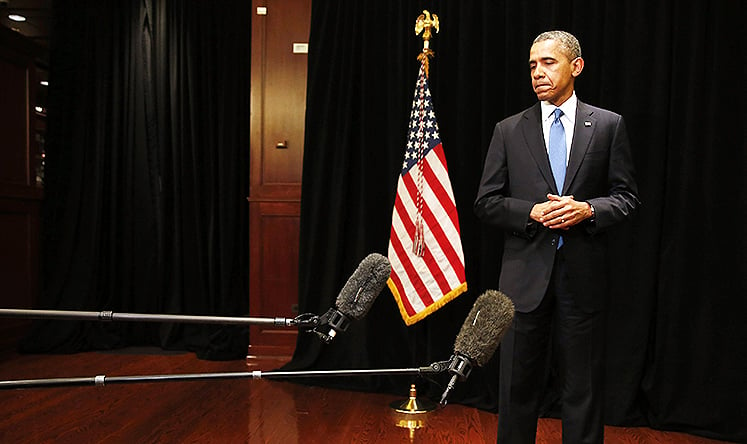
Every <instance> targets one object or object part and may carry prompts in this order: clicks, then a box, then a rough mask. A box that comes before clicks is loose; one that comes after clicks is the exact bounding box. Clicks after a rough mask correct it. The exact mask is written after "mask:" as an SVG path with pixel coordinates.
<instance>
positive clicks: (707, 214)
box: [287, 0, 747, 442]
mask: <svg viewBox="0 0 747 444" xmlns="http://www.w3.org/2000/svg"><path fill="white" fill-rule="evenodd" d="M423 9H429V10H430V11H431V12H432V13H436V14H438V16H439V19H440V24H441V30H440V32H439V33H438V34H436V37H435V38H434V40H433V41H432V48H433V49H434V50H435V52H436V57H435V59H434V60H433V61H432V64H431V73H430V86H431V92H432V94H433V101H434V105H435V110H436V114H437V117H438V122H439V127H440V134H441V138H442V141H443V144H444V148H445V152H446V157H447V161H448V167H449V172H450V177H451V181H452V186H453V188H454V193H455V196H456V201H457V207H458V209H459V219H460V224H461V231H462V242H463V246H464V251H465V256H466V265H467V282H468V285H469V291H468V292H467V293H466V294H464V295H462V296H460V297H459V298H457V299H456V300H455V301H453V302H451V303H449V304H448V305H447V306H445V307H444V308H442V309H441V310H439V311H438V312H436V313H434V314H433V315H431V316H430V317H428V318H426V319H425V320H424V321H422V322H419V323H418V324H416V325H414V326H412V327H406V326H405V325H404V323H403V322H402V320H401V318H400V315H399V313H398V310H397V307H396V304H395V302H394V299H393V297H392V296H391V294H390V293H389V291H388V290H386V289H385V290H384V292H383V293H382V295H381V296H380V297H379V298H378V299H377V301H376V303H375V304H374V306H373V308H372V309H371V311H370V312H369V313H368V315H367V317H366V318H365V319H364V320H362V321H358V322H356V323H354V324H352V325H351V327H350V328H349V329H348V331H347V332H345V333H344V334H341V335H340V336H338V338H336V339H335V341H334V343H333V344H331V345H329V346H322V345H321V344H320V343H319V341H318V340H317V339H316V338H315V337H314V336H312V335H300V336H299V339H298V345H297V349H296V353H295V355H294V359H293V361H292V362H291V363H290V364H289V365H288V366H287V368H288V369H312V368H313V369H346V368H390V367H412V366H422V365H427V364H429V363H431V362H433V361H438V360H445V359H447V358H448V357H449V355H450V353H451V351H452V347H453V343H454V338H455V336H456V334H457V332H458V330H459V328H460V327H461V324H462V322H463V320H464V318H465V317H466V314H467V312H468V311H469V309H470V308H471V305H472V303H473V302H474V300H475V298H476V297H477V296H478V295H479V294H481V293H482V292H483V291H484V290H486V289H488V288H497V279H498V274H499V267H500V256H501V249H502V235H501V234H500V233H496V232H495V231H494V230H492V229H490V228H488V227H483V226H481V224H480V223H479V222H478V221H477V219H476V217H475V216H474V214H473V213H472V204H473V201H474V198H475V195H476V192H477V188H478V182H479V178H480V174H481V171H482V162H483V158H484V155H485V153H486V150H487V146H488V143H489V139H490V137H491V135H492V130H493V127H494V125H495V123H496V122H497V121H498V120H501V119H503V118H505V117H507V116H509V115H511V114H514V113H517V112H519V111H521V110H523V109H525V108H527V107H529V106H530V105H532V104H533V103H534V102H535V101H536V98H535V96H534V94H533V93H532V90H531V87H530V78H529V70H528V64H527V59H528V51H529V46H530V45H531V41H532V39H533V38H534V37H535V36H536V35H537V34H539V33H540V32H541V31H545V30H550V29H564V30H568V31H570V32H572V33H574V34H575V35H576V36H577V37H578V38H579V40H580V41H581V45H582V49H583V54H584V58H585V60H586V67H585V69H584V72H583V73H582V74H581V77H580V78H579V80H578V81H577V83H576V91H577V94H578V96H579V98H580V99H581V100H583V101H585V102H588V103H591V104H594V105H598V106H601V107H604V108H608V109H611V110H614V111H617V112H619V113H621V114H622V115H623V116H624V117H625V119H626V123H627V126H628V129H629V134H630V138H631V141H632V146H633V156H634V159H635V163H636V167H637V171H638V176H637V177H638V182H639V188H640V190H641V198H642V201H643V206H642V209H641V211H640V212H639V214H638V215H637V217H636V219H635V220H634V221H633V222H632V223H630V224H627V225H624V226H621V227H619V228H618V229H616V230H615V231H614V232H613V233H612V235H611V236H610V238H611V241H610V242H611V244H612V245H611V249H612V252H613V255H612V256H613V260H612V264H611V267H610V270H609V273H610V276H611V282H612V284H613V285H612V290H611V294H610V295H609V310H608V325H609V328H608V333H607V343H608V353H607V366H606V368H607V393H606V398H607V409H606V411H605V420H606V423H607V424H612V425H649V426H651V427H654V428H658V429H671V430H683V431H687V432H691V433H695V434H701V435H705V436H710V437H716V438H722V439H728V440H734V441H741V442H745V441H747V425H746V424H745V418H747V353H745V350H747V341H745V339H744V338H745V336H747V326H745V322H744V316H745V313H746V311H745V309H746V308H747V304H746V303H745V299H746V298H745V295H746V294H747V278H745V276H747V261H746V260H745V255H744V253H743V251H744V249H745V247H746V246H747V245H746V242H745V241H746V237H747V236H746V235H745V233H744V231H743V230H742V229H740V228H739V227H740V226H741V221H742V220H744V218H745V216H747V211H746V209H747V206H746V205H745V197H746V196H745V193H746V192H747V179H745V175H744V174H743V173H742V170H743V169H744V168H745V165H747V162H746V160H747V159H745V156H746V155H745V152H746V151H745V148H746V147H745V137H744V126H745V124H744V122H745V121H746V120H745V117H747V115H746V114H745V107H744V102H745V99H747V94H745V88H744V85H743V78H744V74H745V70H744V68H745V63H744V47H745V38H744V33H743V32H742V31H741V29H742V27H743V26H742V25H743V23H742V22H743V20H744V18H745V17H747V11H745V9H746V7H745V2H740V1H728V0H722V1H713V2H699V1H661V2H649V1H641V0H635V1H628V2H598V1H575V2H557V1H550V0H541V1H539V2H531V3H529V2H523V1H519V0H506V1H488V0H483V1H465V2H454V1H445V0H444V1H431V2H425V1H400V0H383V1H377V2H351V1H344V0H338V1H316V2H313V8H312V24H311V37H310V52H309V74H308V102H307V117H306V144H305V158H304V177H303V198H302V210H301V248H300V251H301V258H300V305H301V310H302V311H303V312H314V313H322V312H324V311H325V310H326V309H327V308H328V307H330V306H332V305H333V303H334V298H335V297H336V295H337V293H338V291H339V289H341V288H342V286H343V284H344V283H345V281H346V280H347V277H348V276H349V275H350V274H351V273H352V272H353V270H354V269H355V267H356V265H357V264H358V262H359V261H360V260H361V259H362V258H363V257H365V256H366V255H367V254H368V253H370V252H379V253H382V254H386V252H387V245H388V238H389V229H390V223H391V212H392V205H393V202H394V195H395V189H396V183H397V174H398V173H399V171H400V168H401V162H402V160H403V153H404V144H405V140H406V131H407V121H408V115H409V111H410V104H411V101H412V95H413V92H414V87H415V80H416V76H417V70H418V62H417V61H416V59H415V57H416V55H417V54H418V53H419V51H420V50H421V48H422V41H421V39H420V38H419V37H416V36H415V35H414V32H413V30H414V23H415V18H416V17H417V16H418V15H419V14H420V13H421V11H422V10H423ZM497 368H498V367H497V356H496V357H494V358H493V360H492V361H491V363H490V364H488V365H487V366H486V367H484V368H482V369H478V370H476V371H474V372H473V374H472V376H470V378H469V379H468V380H467V381H466V382H465V383H461V384H460V385H459V386H458V387H457V390H456V391H455V392H454V393H453V396H452V397H451V399H452V401H453V402H461V403H465V404H469V405H474V406H477V407H480V408H485V409H489V410H495V409H496V406H497V384H498V383H497V372H498V370H497ZM553 376H554V372H553V370H552V369H550V370H549V378H548V381H549V382H548V396H547V399H546V402H545V407H544V410H543V411H544V413H545V414H547V415H555V414H557V396H556V395H555V393H556V392H555V385H556V384H555V378H554V377H553ZM411 379H412V378H406V377H368V378H340V379H334V380H330V379H317V380H313V379H309V380H307V381H306V382H307V383H309V384H325V385H329V386H334V387H339V388H347V389H356V390H373V391H386V392H391V393H396V394H399V395H401V396H402V397H406V395H407V391H408V387H409V382H410V380H411ZM437 379H438V378H437ZM444 383H445V379H444V378H441V380H436V381H435V383H431V382H429V381H422V380H418V387H419V391H420V393H421V394H426V393H427V394H429V396H430V397H431V398H435V397H437V396H438V395H440V392H441V390H442V387H440V386H439V384H444Z"/></svg>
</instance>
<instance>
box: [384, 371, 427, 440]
mask: <svg viewBox="0 0 747 444" xmlns="http://www.w3.org/2000/svg"><path fill="white" fill-rule="evenodd" d="M417 395H418V394H417V391H416V390H415V384H412V385H410V397H409V398H408V399H405V400H404V401H394V402H392V403H391V404H389V406H390V407H391V408H392V410H393V411H392V415H393V416H394V425H396V426H397V427H401V428H404V429H408V430H409V431H410V442H415V430H417V429H420V428H423V427H425V418H426V416H427V415H428V413H429V412H432V411H433V410H436V403H435V402H432V401H429V400H427V399H418V396H417Z"/></svg>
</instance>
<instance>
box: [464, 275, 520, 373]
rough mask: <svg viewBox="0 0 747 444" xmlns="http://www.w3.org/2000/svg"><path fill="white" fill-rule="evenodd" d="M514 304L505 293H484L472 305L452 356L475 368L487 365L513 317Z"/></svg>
mask: <svg viewBox="0 0 747 444" xmlns="http://www.w3.org/2000/svg"><path fill="white" fill-rule="evenodd" d="M514 312H515V309H514V303H513V302H511V299H509V298H508V297H507V296H506V295H505V294H503V293H501V292H500V291H496V290H487V291H486V292H485V293H483V294H482V295H480V297H478V298H477V300H476V301H475V305H473V306H472V310H470V312H469V315H467V319H465V320H464V324H462V329H461V330H460V331H459V334H458V335H457V337H456V340H455V341H454V353H455V354H462V355H464V356H466V357H468V358H470V360H471V361H472V363H473V364H475V365H476V366H478V367H482V366H483V365H485V364H487V362H488V361H489V360H490V358H491V357H492V356H493V353H495V349H496V348H498V344H499V343H500V342H501V339H502V338H503V335H504V333H505V332H506V330H508V327H509V325H510V324H511V321H512V320H513V318H514Z"/></svg>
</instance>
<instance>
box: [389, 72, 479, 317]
mask: <svg viewBox="0 0 747 444" xmlns="http://www.w3.org/2000/svg"><path fill="white" fill-rule="evenodd" d="M389 262H391V264H392V272H391V275H390V277H389V281H388V284H389V288H390V289H391V291H392V294H393V295H394V297H395V299H396V300H397V304H398V305H399V311H400V313H401V314H402V319H404V321H405V324H407V325H412V324H414V323H416V322H418V321H420V320H421V319H423V318H425V317H426V316H428V315H429V314H431V313H433V312H434V311H436V310H438V309H439V308H441V307H443V306H444V305H445V304H446V303H448V302H449V301H451V300H452V299H454V298H456V297H457V296H459V295H460V294H461V293H463V292H465V291H466V290H467V282H466V279H465V273H464V253H463V252H462V241H461V239H460V237H459V217H458V216H457V209H456V202H455V200H454V193H453V191H452V189H451V182H450V181H449V170H448V168H447V167H446V157H445V156H444V149H443V146H442V145H441V138H440V136H439V134H438V123H436V114H435V113H434V111H433V104H432V102H431V92H430V90H429V88H428V78H427V76H426V73H425V70H424V67H423V64H422V63H421V66H420V73H419V74H418V81H417V83H416V86H415V97H414V98H413V101H412V111H411V112H410V127H409V133H408V136H407V148H406V150H405V159H404V162H403V164H402V174H400V176H399V180H398V181H397V196H396V197H395V200H394V211H393V212H392V231H391V234H390V237H389Z"/></svg>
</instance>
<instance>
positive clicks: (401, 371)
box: [0, 361, 449, 390]
mask: <svg viewBox="0 0 747 444" xmlns="http://www.w3.org/2000/svg"><path fill="white" fill-rule="evenodd" d="M448 368H449V361H439V362H434V363H433V364H431V365H429V366H427V367H411V368H390V369H373V370H371V369H359V370H309V371H269V372H262V371H259V370H256V371H251V372H224V373H187V374H174V375H139V376H137V375H136V376H106V375H97V376H91V377H76V378H48V379H17V380H10V381H0V390H12V389H28V388H43V387H80V386H87V385H95V386H98V387H101V386H104V385H107V384H108V385H112V384H133V383H140V382H179V381H197V380H207V379H241V378H251V379H284V378H304V377H330V376H390V375H429V374H436V373H443V372H445V371H446V370H447V369H448Z"/></svg>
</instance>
